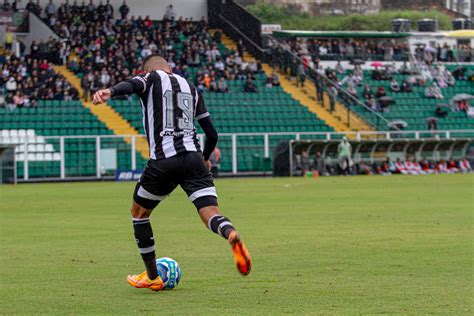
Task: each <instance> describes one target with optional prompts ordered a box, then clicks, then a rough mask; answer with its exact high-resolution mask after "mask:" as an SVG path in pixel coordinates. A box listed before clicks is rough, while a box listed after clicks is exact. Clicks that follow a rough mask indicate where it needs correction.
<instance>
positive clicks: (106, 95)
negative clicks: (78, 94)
mask: <svg viewBox="0 0 474 316" xmlns="http://www.w3.org/2000/svg"><path fill="white" fill-rule="evenodd" d="M111 94H112V93H111V92H110V89H104V90H99V91H97V92H96V93H94V96H93V97H92V103H94V104H101V103H104V102H107V100H108V99H110V96H111Z"/></svg>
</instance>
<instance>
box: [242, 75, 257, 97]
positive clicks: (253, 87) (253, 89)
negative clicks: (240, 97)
mask: <svg viewBox="0 0 474 316" xmlns="http://www.w3.org/2000/svg"><path fill="white" fill-rule="evenodd" d="M244 92H252V93H256V92H258V88H257V86H256V85H255V84H254V83H253V82H252V79H251V78H247V81H246V82H245V85H244Z"/></svg>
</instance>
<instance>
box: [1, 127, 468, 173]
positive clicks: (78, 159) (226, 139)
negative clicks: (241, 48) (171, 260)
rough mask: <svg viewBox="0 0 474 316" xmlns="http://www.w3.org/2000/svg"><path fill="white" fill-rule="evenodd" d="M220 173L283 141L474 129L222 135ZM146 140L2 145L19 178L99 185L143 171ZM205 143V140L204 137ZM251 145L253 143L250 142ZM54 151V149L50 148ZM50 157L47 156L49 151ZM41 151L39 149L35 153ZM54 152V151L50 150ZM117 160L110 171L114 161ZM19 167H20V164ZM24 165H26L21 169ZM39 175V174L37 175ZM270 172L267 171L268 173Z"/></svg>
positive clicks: (421, 136)
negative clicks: (141, 144) (12, 154)
mask: <svg viewBox="0 0 474 316" xmlns="http://www.w3.org/2000/svg"><path fill="white" fill-rule="evenodd" d="M219 136H220V142H219V147H220V149H221V152H222V154H221V157H222V168H221V170H222V171H224V172H227V173H229V174H232V175H240V174H245V173H248V172H259V171H262V170H257V168H256V167H254V166H252V165H250V166H249V165H248V164H247V165H244V167H243V168H241V165H242V162H244V161H248V158H249V157H248V155H256V156H258V157H260V158H262V159H269V160H271V158H272V155H273V149H274V148H275V147H276V146H277V144H278V142H279V141H281V140H288V141H290V140H308V141H311V140H319V141H322V142H329V141H334V140H339V139H341V138H342V137H343V136H346V137H348V138H349V139H351V140H354V141H360V140H368V139H374V140H378V141H380V140H388V141H391V140H393V141H400V140H403V139H407V140H427V139H433V140H440V139H454V138H460V137H463V138H469V139H471V138H472V139H473V140H474V130H446V131H395V132H393V131H392V132H372V131H370V132H300V133H289V132H281V133H223V134H220V135H219ZM144 137H145V136H144V135H139V136H137V135H101V136H33V137H9V136H1V137H0V144H7V145H15V146H16V147H17V150H16V157H17V158H20V159H17V160H16V163H17V166H19V168H18V170H19V171H20V172H19V174H20V176H19V179H20V180H22V181H31V180H35V179H51V178H55V179H58V180H74V179H79V178H84V179H91V180H100V179H111V178H113V177H114V176H115V173H116V171H117V170H141V169H143V166H144V164H145V163H146V158H145V157H143V156H142V154H141V153H140V152H139V151H138V149H137V146H136V144H137V139H138V138H144ZM39 138H41V145H38V146H41V148H42V150H43V151H39V152H38V148H39V147H38V146H36V144H38V139H39ZM199 140H200V142H201V144H202V143H203V141H204V135H199ZM248 140H252V141H253V143H251V144H250V143H248V142H246V141H248ZM48 144H49V145H52V146H49V145H48ZM48 146H49V152H47V153H45V152H44V148H45V147H46V148H48ZM35 147H37V148H35ZM51 148H52V149H51ZM114 160H116V163H115V165H113V164H112V165H113V166H112V167H110V162H111V161H114ZM18 164H20V165H18ZM21 164H22V166H21ZM38 170H39V171H38ZM267 171H268V170H267Z"/></svg>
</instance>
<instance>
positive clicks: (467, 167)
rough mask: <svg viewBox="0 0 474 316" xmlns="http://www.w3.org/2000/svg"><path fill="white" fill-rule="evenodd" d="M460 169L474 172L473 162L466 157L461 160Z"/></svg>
mask: <svg viewBox="0 0 474 316" xmlns="http://www.w3.org/2000/svg"><path fill="white" fill-rule="evenodd" d="M459 169H460V170H461V172H462V173H468V172H472V168H471V163H470V162H469V160H467V158H466V157H464V158H463V159H461V160H460V161H459Z"/></svg>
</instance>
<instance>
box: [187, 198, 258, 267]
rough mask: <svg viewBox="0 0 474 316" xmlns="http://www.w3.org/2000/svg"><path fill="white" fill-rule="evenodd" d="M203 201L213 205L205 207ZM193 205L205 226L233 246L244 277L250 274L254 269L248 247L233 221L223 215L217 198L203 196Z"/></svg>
mask: <svg viewBox="0 0 474 316" xmlns="http://www.w3.org/2000/svg"><path fill="white" fill-rule="evenodd" d="M199 200H201V201H199ZM203 200H208V201H211V203H212V205H208V206H203V204H201V203H203ZM213 200H215V203H214V202H212V201H213ZM193 203H194V205H195V206H196V208H197V209H198V212H199V217H200V218H201V220H202V222H203V223H204V225H205V226H206V227H207V228H208V229H209V230H210V231H212V232H214V233H215V234H218V235H219V236H221V237H223V238H225V239H227V240H228V241H229V243H230V245H231V246H232V252H233V255H234V261H235V265H236V266H237V269H238V270H239V272H240V273H241V274H242V275H247V274H249V273H250V270H251V268H252V260H251V258H250V255H249V252H248V250H247V247H245V244H244V242H243V241H242V239H241V238H240V234H239V233H238V232H237V230H236V229H235V228H234V225H233V224H232V222H231V220H230V219H229V218H228V217H225V216H223V215H222V214H221V212H220V209H219V207H218V206H217V197H214V196H203V197H202V198H200V199H198V201H196V200H195V201H193ZM205 204H207V203H205ZM205 204H204V205H205ZM214 204H216V205H214Z"/></svg>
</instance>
